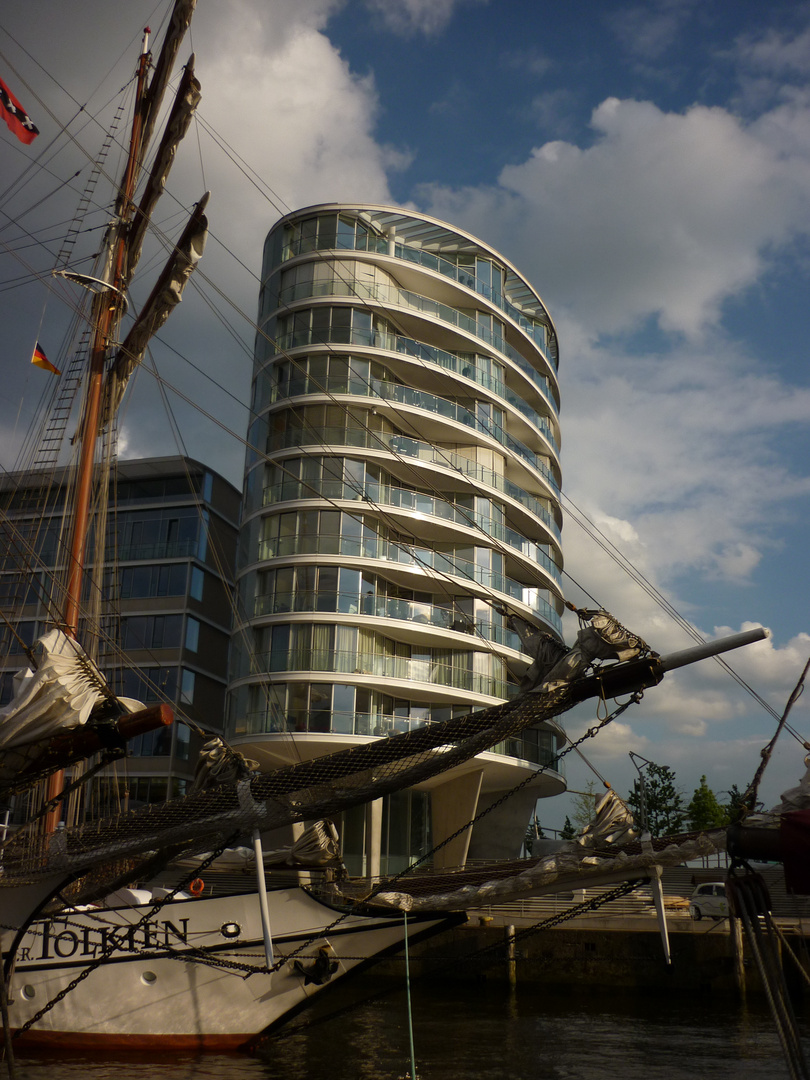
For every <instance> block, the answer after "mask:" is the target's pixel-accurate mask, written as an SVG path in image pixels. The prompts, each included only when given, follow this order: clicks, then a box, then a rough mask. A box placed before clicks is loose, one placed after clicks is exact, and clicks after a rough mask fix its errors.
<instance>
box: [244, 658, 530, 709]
mask: <svg viewBox="0 0 810 1080" xmlns="http://www.w3.org/2000/svg"><path fill="white" fill-rule="evenodd" d="M251 668H252V671H251V674H253V675H262V674H266V673H272V672H285V673H286V672H291V671H317V672H331V673H333V674H334V673H340V674H343V675H372V676H374V677H376V678H379V679H387V680H392V681H394V682H400V683H406V682H422V683H431V684H433V685H434V686H448V687H452V688H453V689H455V690H464V691H466V692H468V693H473V694H482V695H486V696H487V697H497V698H508V697H512V696H513V695H514V694H516V693H517V690H518V686H517V683H514V682H511V681H510V680H508V679H505V678H503V677H501V676H499V675H486V674H482V673H480V672H476V671H469V670H467V669H466V668H460V667H455V666H453V665H452V664H449V663H447V662H446V661H444V660H429V659H426V660H421V659H411V658H410V657H406V656H383V655H379V654H376V653H375V654H366V655H362V654H358V653H357V652H344V651H339V650H336V649H335V650H332V649H299V648H296V649H271V650H270V651H269V652H266V653H254V654H253V656H252V657H251Z"/></svg>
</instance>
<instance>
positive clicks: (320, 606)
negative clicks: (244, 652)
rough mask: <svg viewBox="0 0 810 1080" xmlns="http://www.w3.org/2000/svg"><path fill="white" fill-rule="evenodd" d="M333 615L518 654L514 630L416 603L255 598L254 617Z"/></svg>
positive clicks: (339, 595)
mask: <svg viewBox="0 0 810 1080" xmlns="http://www.w3.org/2000/svg"><path fill="white" fill-rule="evenodd" d="M316 611H318V612H335V613H338V614H344V615H370V616H373V617H374V618H377V619H398V620H400V621H402V622H413V623H417V624H421V625H422V626H435V627H438V628H439V629H440V630H454V631H456V632H457V633H461V634H472V635H474V636H477V637H480V638H482V639H483V640H485V641H493V642H496V643H497V644H498V645H505V646H506V647H507V648H509V649H514V650H515V651H516V652H520V651H521V643H520V638H519V637H518V636H517V634H516V633H515V632H514V631H513V630H509V629H508V628H507V627H504V626H499V625H498V624H497V623H492V622H489V621H486V620H484V619H472V618H470V617H469V616H468V615H466V614H464V613H463V612H460V611H457V610H453V609H452V608H447V607H440V606H439V605H438V604H426V603H423V602H421V601H418V600H400V599H399V598H398V597H391V596H375V595H373V594H372V595H367V596H364V597H361V596H359V595H358V594H357V593H348V592H329V591H322V590H320V589H319V590H318V592H317V593H313V592H298V593H292V592H274V593H272V594H268V595H266V596H257V597H256V598H255V601H254V605H253V614H254V616H255V617H257V618H260V617H262V616H264V615H283V614H286V613H287V612H316Z"/></svg>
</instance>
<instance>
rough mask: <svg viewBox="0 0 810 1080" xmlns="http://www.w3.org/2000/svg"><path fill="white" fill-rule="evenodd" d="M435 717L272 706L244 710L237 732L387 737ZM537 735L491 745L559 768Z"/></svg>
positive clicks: (497, 751) (551, 749)
mask: <svg viewBox="0 0 810 1080" xmlns="http://www.w3.org/2000/svg"><path fill="white" fill-rule="evenodd" d="M436 722H438V721H433V720H429V719H428V720H425V719H422V718H416V717H411V716H397V715H391V714H380V713H364V712H337V711H335V712H333V711H331V710H324V711H317V712H315V711H306V710H295V711H292V712H287V713H281V712H279V711H277V710H274V709H266V710H261V711H259V712H250V713H247V714H246V715H245V717H244V719H243V720H242V722H241V723H237V732H236V733H237V735H265V734H286V733H288V732H295V733H299V734H300V733H308V734H316V735H365V736H375V737H377V738H388V737H389V736H391V735H399V734H401V733H402V732H407V731H414V730H416V729H417V728H420V727H424V726H425V724H431V723H436ZM538 735H546V733H541V732H535V731H531V730H530V731H527V732H525V733H523V734H522V735H518V736H515V737H513V738H510V739H506V740H505V741H504V742H500V743H497V745H495V746H493V747H492V748H491V753H493V754H503V755H504V757H512V758H518V759H520V760H522V761H528V762H531V764H533V765H542V766H546V767H549V768H551V769H554V771H555V772H562V767H561V765H558V764H557V754H556V752H555V750H554V747H553V745H543V742H546V743H551V741H552V739H553V736H551V735H546V738H545V739H544V740H543V742H541V741H539V740H538Z"/></svg>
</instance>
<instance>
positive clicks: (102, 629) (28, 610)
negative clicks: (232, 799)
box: [0, 458, 239, 812]
mask: <svg viewBox="0 0 810 1080" xmlns="http://www.w3.org/2000/svg"><path fill="white" fill-rule="evenodd" d="M118 473H119V475H118V480H117V483H116V484H115V485H113V489H112V492H111V501H112V504H113V505H114V506H115V507H116V512H115V513H114V514H111V515H110V521H109V525H108V527H107V532H108V543H107V551H108V552H109V559H108V561H107V562H105V564H104V565H103V566H101V567H92V566H91V567H90V568H89V569H88V574H87V576H86V578H85V583H84V600H85V604H86V605H87V608H86V610H85V612H84V613H83V615H82V619H81V623H80V631H79V638H80V640H81V642H82V644H83V646H84V647H85V648H87V649H88V651H91V653H92V652H93V650H95V655H96V657H97V662H98V664H99V667H100V668H101V669H102V671H103V672H104V674H105V675H106V677H107V679H108V681H109V683H110V685H111V687H112V688H113V690H114V691H115V692H116V693H118V694H121V695H122V696H125V697H130V698H134V699H135V700H137V701H142V702H143V703H144V704H147V705H152V704H154V703H157V702H161V701H162V702H168V703H170V704H171V705H173V706H174V708H175V713H176V715H177V716H178V719H176V721H175V723H174V724H173V725H172V727H169V728H162V729H160V730H159V731H156V732H150V733H148V734H146V735H142V736H140V737H138V738H137V739H134V740H133V741H132V742H131V743H130V744H129V751H130V754H129V757H128V758H127V760H126V763H125V764H119V765H118V766H117V769H118V774H119V776H118V779H113V778H112V777H103V778H102V779H100V780H99V781H98V783H97V784H96V786H95V788H94V792H93V794H92V796H91V797H90V796H89V797H88V799H87V800H86V807H87V809H88V811H90V812H96V811H98V812H105V811H106V810H109V809H110V808H111V807H113V806H114V805H118V803H119V802H120V801H121V800H123V799H126V798H128V799H129V805H137V804H139V803H142V802H144V801H154V800H162V799H164V798H166V796H167V793H168V794H172V793H179V792H181V791H182V790H184V789H185V785H186V783H188V782H190V780H191V779H192V778H193V775H194V758H195V756H196V749H197V744H198V741H199V740H197V739H196V736H192V734H191V729H190V728H189V726H188V725H187V724H185V723H183V722H182V720H181V719H180V717H182V716H185V717H187V718H188V719H189V720H191V721H193V722H194V723H195V724H198V725H200V726H201V727H202V728H204V729H205V730H207V731H211V732H222V731H223V724H224V713H225V690H226V679H227V656H228V646H229V641H230V623H231V609H232V594H233V579H232V576H231V575H232V573H233V566H234V564H235V559H236V537H237V522H238V514H239V493H238V492H237V491H236V490H235V489H234V488H233V487H232V486H231V485H230V484H228V483H227V482H226V481H225V480H224V479H222V478H221V477H219V476H216V474H213V473H211V472H210V470H208V469H206V468H205V467H204V466H202V465H200V464H199V463H197V462H193V461H190V460H189V459H185V458H160V459H151V460H146V461H132V462H124V463H119V465H118ZM35 481H36V478H35V477H34V476H32V474H26V476H25V483H24V484H19V485H18V482H17V480H16V478H15V477H13V476H8V477H6V478H5V483H4V486H2V487H0V501H1V502H2V506H3V511H4V513H3V520H2V524H0V532H2V533H3V536H4V545H3V551H4V553H5V554H4V556H3V557H2V559H0V599H1V600H2V603H3V611H4V613H5V614H6V616H7V617H8V620H9V622H8V623H5V624H4V627H3V629H2V630H0V704H5V703H7V702H8V701H9V700H10V699H11V696H12V692H13V686H12V679H13V675H14V672H15V671H17V670H19V669H20V668H21V667H22V665H23V662H24V652H23V645H24V644H25V645H30V644H31V643H33V641H34V640H35V639H36V638H37V637H39V636H40V635H41V634H43V633H45V632H46V631H47V630H48V629H50V627H51V625H53V622H54V618H55V617H56V619H57V621H58V614H56V613H57V612H58V596H59V592H58V588H56V589H54V582H55V581H58V578H59V574H60V570H61V566H62V564H63V563H64V557H63V556H62V555H61V546H60V542H59V537H60V535H61V522H60V519H61V514H62V511H63V508H64V503H65V500H64V490H63V487H62V477H61V476H60V475H57V476H55V477H51V476H43V477H42V483H41V486H37V483H36V482H35ZM21 536H25V537H26V538H27V543H26V544H24V545H21V544H20V543H19V538H20V537H21ZM28 542H30V550H28V551H26V550H25V548H27V547H28ZM89 549H90V550H92V546H90V545H89ZM93 607H96V608H98V610H99V614H98V615H93V614H92V608H93ZM121 650H123V653H125V654H126V656H127V658H128V662H124V661H122V659H121ZM122 772H123V773H124V775H123V776H122V775H121V774H122ZM127 792H128V794H127ZM92 807H95V810H93V809H92Z"/></svg>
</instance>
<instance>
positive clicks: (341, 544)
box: [257, 533, 562, 644]
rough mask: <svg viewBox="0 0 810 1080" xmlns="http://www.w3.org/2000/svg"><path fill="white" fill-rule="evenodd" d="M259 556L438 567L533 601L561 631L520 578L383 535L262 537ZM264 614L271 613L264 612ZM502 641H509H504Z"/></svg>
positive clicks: (536, 610)
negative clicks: (342, 557)
mask: <svg viewBox="0 0 810 1080" xmlns="http://www.w3.org/2000/svg"><path fill="white" fill-rule="evenodd" d="M257 555H258V561H259V562H267V561H268V560H270V559H275V558H289V557H291V556H294V555H345V556H349V557H354V558H365V559H376V560H380V561H386V562H395V563H398V564H400V565H403V564H404V565H406V566H411V567H414V568H416V567H426V568H429V569H434V570H437V571H438V572H439V573H444V574H455V575H458V576H459V577H463V578H467V579H468V580H470V581H474V582H476V584H478V585H481V586H483V587H484V588H486V589H491V590H493V591H495V592H500V593H503V594H504V595H506V596H507V597H509V598H511V599H513V600H517V601H518V602H520V603H522V604H525V603H530V604H531V608H532V611H533V613H534V614H535V615H537V616H539V617H540V618H542V619H545V621H546V622H547V623H549V625H550V626H552V627H553V628H554V629H555V630H557V631H558V632H561V631H562V620H561V618H560V616H559V615H558V614H557V612H556V611H555V609H554V608H553V607H552V606H551V604H549V603H548V601H547V600H544V599H543V598H542V597H539V596H537V597H534V599H533V600H532V601H527V600H526V599H525V590H526V586H524V585H521V583H520V582H519V581H514V580H513V579H512V578H508V577H506V576H505V575H503V574H498V573H496V572H493V571H492V570H490V569H488V568H486V567H482V566H478V565H477V564H476V563H474V562H472V561H470V560H468V559H460V558H457V557H455V556H451V555H447V554H444V553H442V552H437V551H433V550H432V549H430V548H408V547H405V546H403V545H401V544H397V543H394V542H392V541H390V540H383V539H380V538H372V537H370V538H367V539H365V538H364V539H358V538H357V537H351V536H340V535H338V534H324V533H320V534H318V535H317V536H288V537H283V538H274V539H272V540H261V541H259V549H258V553H257ZM257 614H258V612H257ZM264 614H270V612H264ZM503 644H507V642H506V641H504V642H503Z"/></svg>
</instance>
